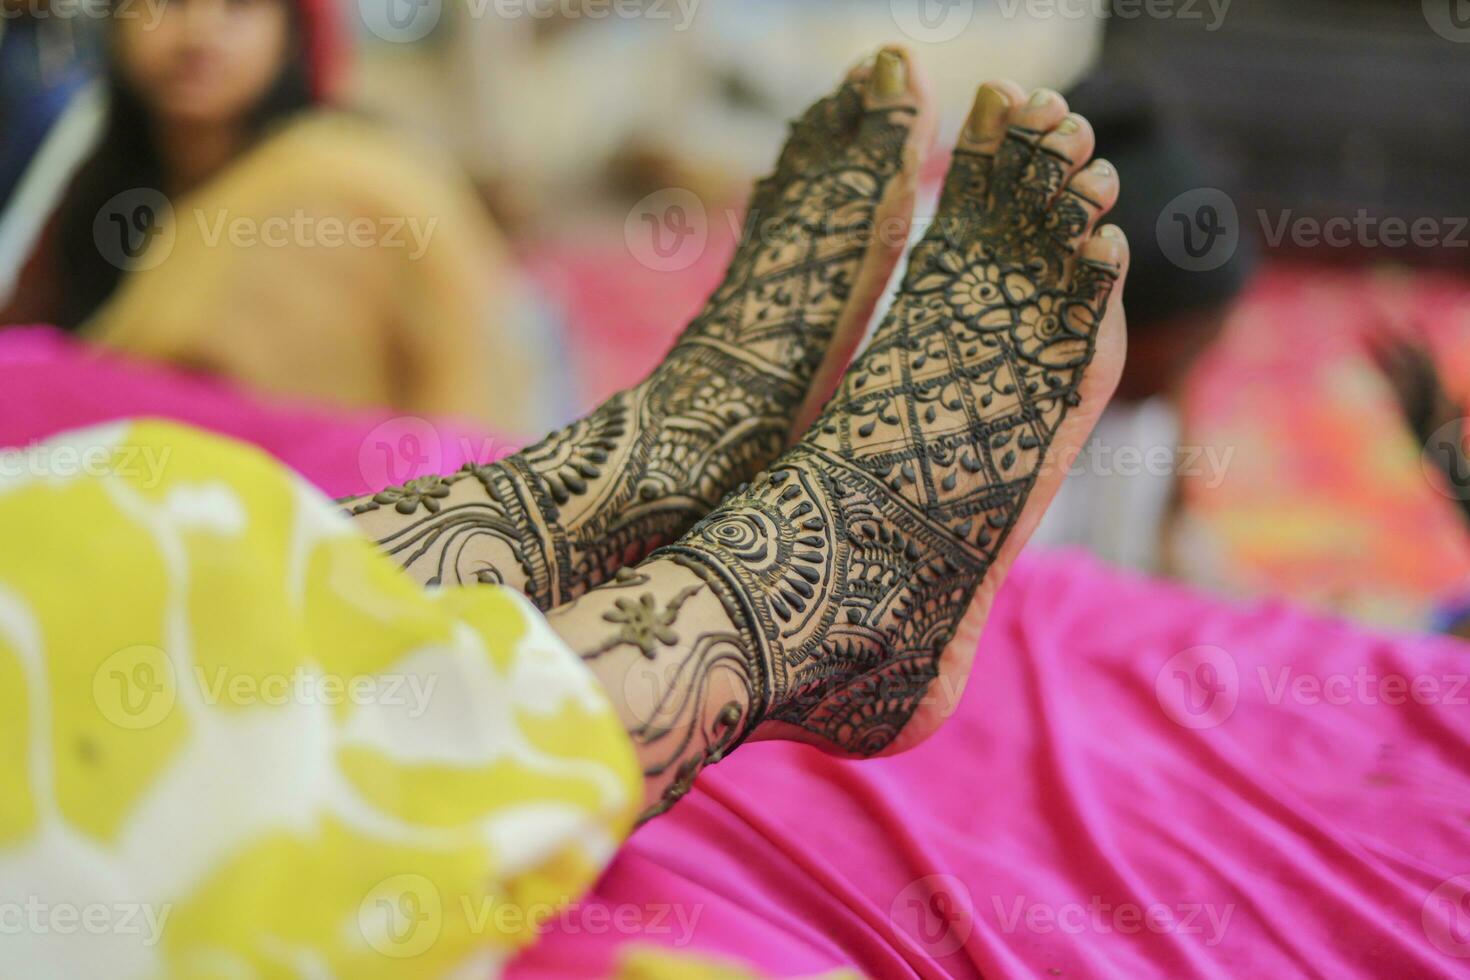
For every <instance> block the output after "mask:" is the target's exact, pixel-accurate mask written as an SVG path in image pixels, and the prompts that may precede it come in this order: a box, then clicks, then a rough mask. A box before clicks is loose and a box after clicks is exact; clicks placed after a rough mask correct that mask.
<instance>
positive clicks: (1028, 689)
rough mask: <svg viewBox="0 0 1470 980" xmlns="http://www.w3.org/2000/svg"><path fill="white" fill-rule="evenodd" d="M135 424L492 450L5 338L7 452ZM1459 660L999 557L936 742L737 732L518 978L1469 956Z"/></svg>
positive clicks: (376, 417) (457, 431) (1163, 971)
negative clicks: (1004, 564) (698, 962)
mask: <svg viewBox="0 0 1470 980" xmlns="http://www.w3.org/2000/svg"><path fill="white" fill-rule="evenodd" d="M326 369H329V368H324V370H326ZM138 415H155V416H163V417H167V418H173V419H177V420H180V421H184V422H187V423H190V424H193V425H197V426H200V427H203V428H207V429H211V430H213V431H216V432H220V433H222V434H225V435H229V436H233V437H235V438H238V439H242V440H246V441H249V442H253V443H255V444H256V445H259V446H261V447H262V448H264V449H266V450H267V451H269V452H271V453H273V454H274V455H276V456H277V457H279V458H280V459H282V460H283V461H285V462H286V463H288V464H289V465H291V466H293V467H295V468H296V469H297V470H298V471H300V472H301V473H303V474H304V475H305V476H306V477H307V478H308V479H310V480H311V481H312V482H314V483H316V484H317V485H318V486H319V487H321V488H322V489H323V490H324V491H325V492H327V493H328V494H331V495H334V496H341V495H346V494H348V493H354V492H360V491H363V490H366V489H369V488H371V487H374V486H380V485H383V484H386V483H389V482H396V481H397V480H400V479H403V478H406V476H408V475H417V474H418V473H423V472H431V471H439V470H443V469H452V468H454V467H457V466H458V465H460V463H461V462H462V461H463V460H464V459H465V458H468V457H478V458H481V459H485V458H490V457H492V456H496V455H499V454H501V453H503V452H504V451H506V450H507V449H508V448H510V447H508V446H506V445H504V444H503V443H499V442H496V441H494V440H490V439H486V438H483V437H480V436H478V435H476V434H474V433H473V432H471V431H469V430H467V429H462V428H459V427H456V426H454V425H452V424H444V423H431V422H428V421H425V420H413V419H403V418H393V417H391V416H389V415H387V414H384V413H364V414H359V415H344V414H340V413H332V412H329V411H326V410H322V409H312V408H305V407H298V408H289V409H288V408H280V407H271V406H268V405H266V404H264V403H262V402H261V401H260V400H258V399H256V398H254V397H252V396H250V395H248V394H244V393H241V392H239V391H236V390H233V389H231V388H230V387H228V386H226V385H222V384H220V383H218V382H216V381H211V380H207V379H199V378H189V377H183V376H180V375H178V374H176V373H174V372H171V371H168V370H166V369H163V368H158V367H153V366H147V365H140V364H136V363H131V362H127V361H123V360H120V359H116V358H104V357H99V356H96V355H93V354H90V353H88V352H85V351H83V350H82V349H81V348H79V347H77V346H76V345H74V344H72V343H70V342H69V341H67V340H66V339H65V338H63V337H61V336H60V335H59V334H57V333H55V332H54V331H50V330H43V329H24V330H19V329H11V330H4V331H0V446H5V445H8V446H15V445H22V444H25V443H28V442H31V441H34V440H37V439H40V438H44V437H46V436H49V435H53V434H55V433H57V432H60V431H62V430H65V429H69V428H75V427H77V426H82V425H92V424H96V423H99V422H104V421H108V420H111V419H116V418H121V417H128V416H138ZM1283 671H1284V672H1286V673H1285V674H1283ZM1467 673H1470V647H1466V646H1464V645H1462V644H1460V643H1459V642H1457V641H1453V640H1448V639H1439V638H1429V637H1409V636H1400V637H1392V636H1386V635H1377V634H1371V633H1366V632H1363V631H1361V630H1358V629H1355V628H1353V627H1350V626H1348V625H1346V624H1343V623H1339V622H1335V621H1331V620H1326V619H1321V618H1315V617H1313V616H1309V615H1306V614H1304V613H1302V612H1299V611H1296V610H1293V609H1291V608H1288V607H1285V606H1282V605H1278V604H1259V605H1254V606H1244V607H1232V606H1229V605H1225V604H1222V603H1220V602H1218V601H1215V600H1211V599H1207V598H1204V597H1202V596H1199V595H1196V594H1193V593H1191V592H1188V591H1185V590H1182V589H1179V588H1176V587H1173V586H1169V585H1165V584H1160V583H1155V582H1149V581H1145V580H1141V579H1137V578H1133V577H1129V576H1125V575H1122V574H1120V573H1117V572H1115V571H1112V570H1109V569H1107V568H1105V567H1103V566H1101V565H1098V564H1096V563H1094V562H1092V561H1091V560H1089V559H1085V558H1081V557H1077V556H1070V557H1068V556H1062V557H1059V556H1045V557H1037V558H1032V559H1030V560H1023V561H1022V562H1021V563H1019V564H1018V566H1017V568H1016V570H1015V571H1014V573H1013V574H1012V576H1011V578H1010V579H1009V581H1008V582H1007V583H1006V585H1005V587H1004V588H1003V589H1002V591H1001V594H1000V597H999V598H998V600H997V602H996V606H995V610H994V612H993V614H992V616H991V621H990V624H989V626H988V628H987V631H986V635H985V639H984V647H983V649H982V651H981V655H980V656H979V658H978V660H977V666H976V669H975V673H974V675H973V677H972V679H971V682H970V683H969V685H968V686H967V688H966V689H965V691H964V692H963V693H964V697H963V700H962V701H961V702H960V705H959V709H958V711H957V714H956V716H955V717H954V718H953V719H951V721H950V723H949V724H948V725H947V726H946V727H945V728H943V729H942V730H941V731H940V733H939V734H938V735H936V736H935V737H934V738H933V739H932V740H931V741H930V742H928V743H927V744H925V745H924V746H922V747H921V748H919V749H918V750H916V751H914V752H911V753H909V754H907V755H904V756H901V757H898V758H894V759H887V760H879V761H872V762H863V763H842V762H837V761H834V760H832V759H829V758H827V757H826V756H823V755H821V754H820V753H817V752H815V751H813V750H809V749H806V748H803V747H800V746H793V745H783V744H766V745H750V746H746V747H745V748H743V749H742V750H741V751H740V752H739V753H738V754H736V755H735V756H734V757H733V758H732V759H730V760H729V761H727V762H725V763H723V764H722V765H720V766H718V767H716V768H714V769H712V770H710V771H709V772H708V773H706V774H705V776H703V777H702V778H701V780H700V783H699V786H698V787H697V788H696V790H695V791H694V792H693V793H692V794H691V796H690V797H689V799H687V800H685V801H684V802H683V803H682V804H681V805H680V806H678V807H676V808H675V809H674V811H673V812H672V813H670V814H668V815H667V816H665V817H663V818H661V819H659V820H658V821H656V822H655V823H653V824H651V825H649V826H648V827H647V828H645V829H644V830H642V831H641V832H639V833H638V834H637V835H635V836H634V838H633V839H632V840H631V841H630V842H629V843H628V844H627V845H626V846H625V847H624V848H623V850H622V851H621V852H620V853H619V855H618V857H617V859H616V861H615V862H614V864H613V865H612V867H611V868H610V869H609V871H608V873H607V874H606V875H605V876H604V877H603V879H602V881H601V882H600V884H599V885H598V887H597V889H596V891H595V893H594V895H593V896H592V897H591V898H590V899H589V900H588V901H587V902H585V903H583V904H582V905H580V906H579V907H578V908H576V909H574V910H572V911H570V912H568V913H566V914H564V915H562V916H560V917H559V918H558V919H557V920H556V923H557V924H556V926H555V928H554V929H553V931H552V932H551V933H550V934H549V935H547V936H546V937H545V939H544V941H543V942H542V943H541V944H539V945H538V946H537V947H536V948H535V949H534V950H533V951H532V952H531V953H530V954H529V955H527V956H526V957H524V958H523V959H522V961H521V962H520V963H518V964H517V966H516V968H515V972H514V974H513V975H515V976H518V977H540V976H553V977H564V976H594V975H601V974H602V973H605V972H606V969H607V968H608V966H609V964H610V962H611V960H612V957H613V955H614V953H615V951H616V949H617V948H618V947H620V946H621V945H622V944H624V943H626V942H629V941H645V942H659V943H663V944H666V945H679V946H681V947H683V948H687V949H690V950H694V951H699V952H704V953H713V954H716V955H723V956H728V957H731V958H735V959H739V960H743V961H745V962H748V963H753V964H755V965H757V966H758V967H760V968H762V969H763V970H765V971H766V972H767V973H769V974H771V975H774V976H792V975H799V974H810V973H814V972H817V971H820V970H824V969H828V968H831V967H834V966H839V965H856V966H857V967H858V968H860V969H861V970H863V971H864V972H866V973H868V974H869V975H871V976H875V977H889V976H913V975H918V976H926V977H939V976H961V977H963V976H977V975H980V974H982V973H983V974H984V975H985V976H987V977H990V978H999V977H1012V976H1014V977H1028V978H1029V977H1035V976H1042V977H1049V976H1061V977H1086V978H1092V977H1120V978H1136V977H1148V976H1169V977H1174V976H1219V977H1281V976H1300V975H1316V976H1324V977H1333V978H1337V977H1349V976H1364V977H1367V976H1377V977H1400V976H1405V977H1406V976H1416V977H1425V976H1428V977H1441V976H1457V975H1458V976H1465V975H1470V779H1467V777H1470V771H1467V770H1470V711H1467V709H1466V704H1467V700H1470V687H1467V685H1466V684H1465V678H1466V675H1467ZM1399 677H1403V678H1406V679H1412V680H1414V681H1415V682H1416V683H1417V684H1418V688H1417V699H1416V697H1415V696H1414V695H1412V694H1405V692H1404V691H1402V690H1400V688H1399V687H1398V686H1396V685H1397V684H1398V683H1399V682H1398V681H1397V680H1396V678H1399ZM1375 679H1376V680H1375ZM1323 682H1326V683H1325V688H1322V687H1314V685H1322V684H1323ZM1430 685H1433V690H1431V689H1430ZM1186 695H1187V698H1186V697H1185V696H1186ZM1386 701H1389V702H1391V701H1397V702H1400V703H1385V702H1386ZM1421 702H1428V703H1421ZM1175 719H1179V720H1175ZM1181 722H1182V723H1181ZM1150 906H1157V908H1156V909H1155V910H1154V912H1153V913H1151V914H1152V915H1153V916H1154V918H1153V919H1152V920H1151V922H1152V927H1150V925H1149V924H1148V922H1146V921H1145V919H1144V912H1145V910H1147V909H1148V908H1149V907H1150ZM1165 915H1167V918H1165V917H1164V916H1165Z"/></svg>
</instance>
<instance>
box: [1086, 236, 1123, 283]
mask: <svg viewBox="0 0 1470 980" xmlns="http://www.w3.org/2000/svg"><path fill="white" fill-rule="evenodd" d="M1079 256H1080V258H1081V259H1082V261H1083V262H1086V263H1090V264H1093V265H1096V266H1099V267H1101V268H1103V269H1107V270H1109V271H1111V272H1112V273H1113V275H1114V277H1115V278H1122V276H1123V274H1124V273H1125V272H1126V271H1127V269H1128V237H1127V236H1126V235H1124V234H1123V229H1122V228H1119V227H1118V226H1117V225H1104V226H1103V227H1102V228H1100V229H1098V232H1097V234H1095V235H1093V236H1092V237H1091V238H1089V239H1088V240H1087V241H1086V242H1085V243H1084V244H1083V246H1082V249H1081V251H1080V253H1079Z"/></svg>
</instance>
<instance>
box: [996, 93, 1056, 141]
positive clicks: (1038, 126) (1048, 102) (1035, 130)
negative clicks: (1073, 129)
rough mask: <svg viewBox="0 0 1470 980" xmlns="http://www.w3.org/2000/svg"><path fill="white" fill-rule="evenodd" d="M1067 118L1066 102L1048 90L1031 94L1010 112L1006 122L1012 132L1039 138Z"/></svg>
mask: <svg viewBox="0 0 1470 980" xmlns="http://www.w3.org/2000/svg"><path fill="white" fill-rule="evenodd" d="M1066 116H1067V100H1066V99H1064V98H1062V97H1061V96H1060V95H1059V94H1057V93H1056V92H1053V91H1052V90H1051V89H1049V88H1039V89H1037V90H1036V91H1034V92H1032V93H1031V95H1030V97H1029V98H1027V99H1026V101H1025V102H1023V103H1021V104H1020V105H1017V106H1016V107H1015V108H1014V109H1012V110H1011V114H1010V117H1009V119H1008V120H1007V121H1008V122H1009V124H1010V127H1011V128H1012V129H1013V130H1016V129H1019V130H1022V131H1024V132H1027V133H1030V134H1032V135H1035V136H1038V137H1039V136H1041V135H1042V134H1043V133H1046V132H1048V131H1050V130H1052V129H1054V128H1056V125H1057V124H1058V123H1060V122H1061V121H1062V120H1063V119H1065V118H1066Z"/></svg>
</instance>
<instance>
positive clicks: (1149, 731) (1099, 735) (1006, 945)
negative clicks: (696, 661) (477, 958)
mask: <svg viewBox="0 0 1470 980" xmlns="http://www.w3.org/2000/svg"><path fill="white" fill-rule="evenodd" d="M1467 675H1470V646H1465V645H1462V644H1461V643H1459V642H1457V641H1453V640H1448V639H1440V638H1431V637H1407V636H1404V637H1391V636H1384V635H1374V634H1370V633H1365V632H1363V631H1361V630H1360V629H1357V628H1354V627H1352V626H1350V625H1348V624H1346V623H1343V622H1336V621H1332V620H1327V619H1322V618H1318V617H1314V616H1311V615H1307V614H1305V613H1302V612H1299V611H1296V610H1294V609H1292V608H1289V607H1286V606H1283V605H1279V604H1270V603H1267V604H1259V605H1252V606H1244V607H1231V606H1228V605H1224V604H1221V603H1220V602H1218V601H1215V600H1212V599H1209V598H1206V597H1203V596H1201V595H1197V594H1194V593H1192V592H1189V591H1186V590H1184V589H1181V588H1177V587H1173V586H1170V585H1167V584H1163V583H1159V582H1153V581H1148V580H1144V579H1140V578H1134V577H1131V576H1128V575H1126V574H1123V573H1120V572H1118V571H1117V570H1115V569H1111V568H1108V567H1106V566H1103V565H1101V564H1099V563H1097V562H1094V561H1093V560H1091V559H1089V558H1085V557H1083V556H1080V555H1075V554H1072V555H1050V556H1037V557H1033V558H1031V559H1029V560H1026V559H1023V560H1022V562H1020V563H1019V564H1018V565H1017V567H1016V569H1015V571H1014V573H1013V574H1012V576H1011V578H1010V579H1009V580H1008V581H1007V582H1006V584H1005V586H1004V588H1003V589H1002V591H1001V593H1000V596H999V598H998V599H997V602H996V605H995V609H994V612H993V614H992V616H991V619H990V623H989V625H988V628H987V630H986V633H985V636H984V639H983V641H982V649H981V651H980V655H979V657H978V658H977V660H976V666H975V671H974V674H973V676H972V678H971V681H970V683H969V685H968V688H967V689H966V690H965V691H964V692H963V693H964V696H963V700H962V702H961V705H960V708H959V711H958V712H957V714H956V715H955V717H954V718H952V719H951V721H950V723H949V724H948V725H947V726H946V727H945V728H943V729H941V731H940V732H939V734H938V735H936V736H935V737H934V738H933V739H932V740H930V741H929V742H928V743H926V744H925V745H923V746H921V747H920V748H919V749H917V750H916V751H914V752H911V753H909V754H907V755H903V756H899V757H895V758H892V759H885V760H878V761H870V762H862V763H845V762H839V761H834V760H832V759H829V758H827V757H825V756H823V755H821V754H820V753H818V752H816V751H814V750H811V749H808V748H806V747H803V746H797V745H790V744H763V745H750V746H746V747H745V748H742V749H741V750H740V751H739V752H738V753H737V754H736V755H735V756H733V757H732V758H731V759H730V760H728V761H727V762H725V763H722V764H721V765H719V766H717V767H714V768H713V769H711V770H709V771H708V772H706V773H705V774H704V775H703V776H702V777H701V778H700V782H699V783H698V785H697V786H696V788H695V790H694V792H693V793H692V794H691V795H690V797H689V798H687V799H686V800H685V801H684V802H683V803H681V804H680V805H679V806H677V807H675V808H674V810H673V811H671V812H670V813H669V814H668V815H666V816H664V817H662V818H660V819H659V820H657V821H655V822H654V823H651V824H649V825H648V826H647V827H646V828H644V829H643V830H642V831H640V832H639V833H638V834H636V835H635V836H634V837H633V839H632V841H631V842H630V843H628V844H627V845H626V846H625V847H624V848H623V850H622V851H621V852H620V853H619V855H618V857H617V859H616V861H615V862H614V864H613V865H612V867H611V868H610V869H609V871H608V872H607V874H606V875H605V876H604V877H603V879H602V881H601V883H600V884H599V885H598V886H597V889H596V892H595V895H594V897H593V898H592V899H591V900H590V905H596V906H598V907H599V908H598V910H597V911H589V910H588V908H587V907H584V908H582V909H577V910H573V911H571V912H568V913H566V914H564V915H562V916H561V917H560V918H559V919H558V920H556V927H555V928H554V929H553V931H552V932H551V933H550V935H548V937H547V938H546V939H545V940H543V942H542V943H541V944H540V945H538V946H537V947H536V948H535V949H534V950H533V951H532V952H531V953H530V954H529V955H527V956H525V957H524V958H523V960H522V961H521V963H520V964H519V968H518V969H517V970H516V971H515V972H513V973H512V974H511V975H512V976H515V977H519V978H522V980H524V978H527V977H539V976H552V977H562V976H599V975H603V974H604V973H605V972H606V968H607V966H608V964H609V962H610V959H611V956H612V953H613V951H614V950H615V949H616V947H617V946H618V944H620V943H622V942H624V941H627V940H628V939H629V938H635V939H643V940H647V941H653V942H657V943H661V944H665V945H671V946H672V945H683V946H684V947H685V948H688V949H691V950H698V951H700V952H705V953H714V954H717V955H720V956H724V957H731V958H739V959H744V960H746V961H747V962H750V963H754V964H756V965H757V966H759V967H761V968H762V969H763V970H765V971H766V972H767V973H769V974H770V975H773V976H794V975H810V974H813V973H816V972H819V971H823V970H827V969H831V968H833V967H836V966H839V965H853V966H856V967H857V968H859V969H860V970H862V971H863V972H864V973H866V974H868V975H870V976H874V977H906V976H915V975H917V976H923V977H945V976H956V977H977V976H985V977H988V978H991V980H996V978H1001V977H1018V978H1019V977H1026V978H1031V977H1073V978H1095V977H1117V978H1127V980H1136V978H1140V977H1228V978H1279V977H1296V976H1312V977H1326V978H1334V980H1337V978H1344V977H1391V978H1400V977H1449V976H1467V975H1470V708H1467V704H1470V685H1467V684H1466V679H1467ZM619 921H621V922H624V923H634V922H638V923H642V924H643V926H644V929H643V931H642V933H641V934H635V935H632V936H631V937H630V935H629V934H628V933H627V932H626V931H624V932H620V931H619V930H618V929H616V928H610V927H609V926H608V923H616V922H619ZM691 923H692V926H691Z"/></svg>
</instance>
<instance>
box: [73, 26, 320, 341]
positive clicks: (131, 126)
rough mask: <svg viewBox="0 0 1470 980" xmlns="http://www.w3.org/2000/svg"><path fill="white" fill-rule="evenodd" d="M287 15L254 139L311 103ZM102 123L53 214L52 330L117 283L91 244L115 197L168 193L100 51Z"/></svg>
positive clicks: (85, 312) (153, 145)
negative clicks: (55, 300)
mask: <svg viewBox="0 0 1470 980" xmlns="http://www.w3.org/2000/svg"><path fill="white" fill-rule="evenodd" d="M283 2H285V3H287V4H288V5H289V8H290V16H291V23H290V40H289V48H288V52H287V56H286V59H285V64H284V65H283V66H282V68H281V72H280V74H279V75H277V76H276V78H275V80H274V81H273V82H272V83H271V85H270V87H269V88H268V89H267V90H266V92H265V94H264V95H263V96H262V97H261V100H260V102H259V103H257V104H256V106H255V108H254V110H253V111H252V112H251V114H250V118H249V121H248V123H247V125H248V126H249V129H250V132H251V134H252V135H254V136H258V135H260V134H261V133H263V132H265V131H266V130H267V129H268V128H270V127H271V126H272V125H273V124H275V123H278V122H280V121H282V120H284V119H286V118H288V117H290V116H292V115H294V114H295V113H297V112H299V111H301V110H302V109H306V108H309V107H310V106H312V105H313V104H314V103H315V99H314V98H313V96H312V90H311V82H310V72H309V68H308V65H307V59H306V45H305V44H304V43H303V34H302V26H301V11H300V8H299V6H298V5H297V3H296V0H283ZM104 85H105V88H106V97H107V106H108V108H107V118H106V120H105V121H104V122H103V128H102V136H101V139H100V141H99V142H98V144H97V148H96V150H94V151H93V153H92V155H91V156H90V157H88V159H87V161H86V162H85V163H83V164H82V165H81V167H79V168H78V170H77V173H76V176H75V177H74V178H73V179H72V182H71V185H70V186H69V187H68V188H67V192H66V195H65V196H64V197H63V198H62V201H61V203H60V204H59V205H58V207H57V211H56V252H55V257H56V277H57V282H58V284H59V287H60V288H59V290H58V293H59V295H60V297H61V299H60V309H59V310H58V311H57V317H56V319H57V326H60V327H64V328H65V329H67V330H75V329H76V328H77V327H79V326H81V325H82V324H83V323H85V322H86V321H87V320H88V319H89V318H90V317H91V316H92V314H93V313H95V312H96V311H97V310H98V308H100V307H101V306H102V304H103V303H105V302H107V299H108V297H110V296H111V295H112V294H113V292H114V290H116V289H117V287H118V284H119V282H121V280H122V276H123V270H122V269H121V268H119V267H118V265H117V264H115V263H114V262H113V261H111V260H109V258H108V257H107V256H106V255H104V254H103V253H102V251H101V249H100V248H99V247H98V244H97V242H96V241H95V239H94V237H93V226H94V224H95V222H96V220H97V215H98V213H99V212H100V211H101V210H102V208H103V207H104V206H106V204H107V202H108V201H110V200H112V198H113V197H115V196H116V195H118V194H121V193H123V192H125V191H130V190H135V189H140V188H147V189H150V190H154V191H157V192H159V193H167V191H166V189H165V188H164V186H163V183H164V179H163V161H162V158H161V156H160V155H159V152H158V147H157V142H156V134H155V129H154V125H153V120H152V118H151V116H150V114H149V111H148V108H147V106H145V105H144V104H143V101H142V100H141V99H140V98H138V95H137V94H136V93H135V92H133V91H132V90H131V89H130V88H129V86H128V84H127V81H126V79H124V78H123V75H122V71H121V69H120V67H119V65H118V62H117V56H116V53H115V48H114V46H113V45H112V44H111V43H109V44H108V45H107V55H106V71H105V78H104Z"/></svg>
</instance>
